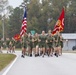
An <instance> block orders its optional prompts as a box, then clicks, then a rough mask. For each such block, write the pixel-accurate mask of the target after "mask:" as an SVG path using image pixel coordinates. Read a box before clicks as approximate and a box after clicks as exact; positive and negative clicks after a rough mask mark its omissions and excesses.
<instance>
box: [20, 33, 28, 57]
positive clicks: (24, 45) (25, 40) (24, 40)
mask: <svg viewBox="0 0 76 75" xmlns="http://www.w3.org/2000/svg"><path fill="white" fill-rule="evenodd" d="M27 38H28V36H27V33H25V34H24V36H23V37H22V39H21V46H22V55H21V57H23V58H24V57H25V52H26V48H27Z"/></svg>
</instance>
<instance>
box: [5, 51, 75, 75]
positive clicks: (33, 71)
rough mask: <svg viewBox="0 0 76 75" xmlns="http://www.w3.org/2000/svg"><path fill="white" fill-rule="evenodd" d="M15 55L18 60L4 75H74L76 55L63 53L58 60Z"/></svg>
mask: <svg viewBox="0 0 76 75" xmlns="http://www.w3.org/2000/svg"><path fill="white" fill-rule="evenodd" d="M16 54H17V55H18V58H17V60H16V62H15V63H14V64H13V66H12V67H11V68H10V69H9V71H8V72H7V74H6V75H76V54H70V53H66V54H65V53H64V54H63V55H62V56H59V57H58V58H57V57H55V56H53V57H47V56H45V57H44V58H42V57H27V56H26V57H25V58H21V57H20V55H21V52H16Z"/></svg>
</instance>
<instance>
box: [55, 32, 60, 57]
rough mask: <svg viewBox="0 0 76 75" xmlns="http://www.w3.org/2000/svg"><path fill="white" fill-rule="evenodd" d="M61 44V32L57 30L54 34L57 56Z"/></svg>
mask: <svg viewBox="0 0 76 75" xmlns="http://www.w3.org/2000/svg"><path fill="white" fill-rule="evenodd" d="M59 46H60V33H59V32H58V31H57V32H56V34H55V35H54V50H55V56H56V57H58V55H59Z"/></svg>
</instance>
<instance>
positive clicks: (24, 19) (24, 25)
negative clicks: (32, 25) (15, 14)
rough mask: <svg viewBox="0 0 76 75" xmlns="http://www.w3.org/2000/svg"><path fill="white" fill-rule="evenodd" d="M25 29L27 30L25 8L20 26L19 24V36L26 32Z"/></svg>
mask: <svg viewBox="0 0 76 75" xmlns="http://www.w3.org/2000/svg"><path fill="white" fill-rule="evenodd" d="M26 31H27V18H26V10H25V13H24V17H23V21H22V26H21V31H20V36H21V37H22V36H23V35H24V33H26Z"/></svg>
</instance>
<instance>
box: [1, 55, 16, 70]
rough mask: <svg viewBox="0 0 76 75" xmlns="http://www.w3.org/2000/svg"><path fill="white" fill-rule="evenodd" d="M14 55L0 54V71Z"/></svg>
mask: <svg viewBox="0 0 76 75" xmlns="http://www.w3.org/2000/svg"><path fill="white" fill-rule="evenodd" d="M15 57H16V55H14V54H0V71H1V70H2V69H4V68H5V67H6V66H7V65H8V64H10V63H11V62H12V61H13V60H14V59H15Z"/></svg>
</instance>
